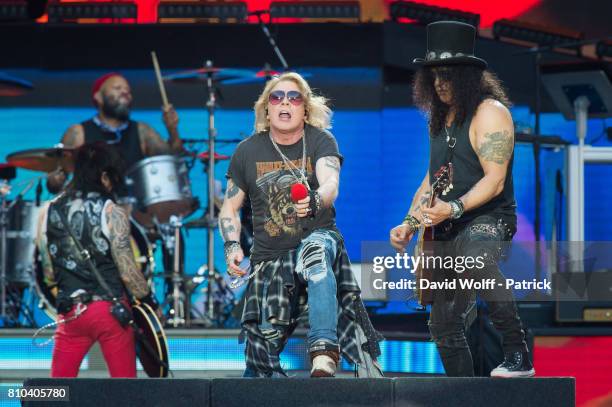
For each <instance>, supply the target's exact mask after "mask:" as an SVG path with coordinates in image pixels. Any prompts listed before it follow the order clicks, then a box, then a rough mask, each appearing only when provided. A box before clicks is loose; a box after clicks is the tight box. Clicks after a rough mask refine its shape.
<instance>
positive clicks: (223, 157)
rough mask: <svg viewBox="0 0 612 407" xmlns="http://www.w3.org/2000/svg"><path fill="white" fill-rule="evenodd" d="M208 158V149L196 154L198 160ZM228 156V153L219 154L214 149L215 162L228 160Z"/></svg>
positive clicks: (206, 160)
mask: <svg viewBox="0 0 612 407" xmlns="http://www.w3.org/2000/svg"><path fill="white" fill-rule="evenodd" d="M209 158H210V154H209V152H208V151H204V152H203V153H200V154H198V159H199V160H200V161H204V162H208V159H209ZM230 158H231V156H229V155H223V154H219V153H217V152H216V151H215V162H217V161H224V160H229V159H230Z"/></svg>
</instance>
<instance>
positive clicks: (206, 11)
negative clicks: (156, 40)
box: [157, 1, 247, 22]
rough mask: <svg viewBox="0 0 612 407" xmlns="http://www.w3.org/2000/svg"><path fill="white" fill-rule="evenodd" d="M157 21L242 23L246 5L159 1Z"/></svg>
mask: <svg viewBox="0 0 612 407" xmlns="http://www.w3.org/2000/svg"><path fill="white" fill-rule="evenodd" d="M157 18H158V20H160V21H161V20H164V21H162V22H177V21H173V20H176V19H178V20H185V19H188V21H187V22H194V20H200V19H201V20H210V19H216V20H221V21H226V20H236V21H244V20H246V18H247V5H246V3H245V2H243V1H236V2H231V3H228V2H223V1H213V2H210V1H161V2H160V3H159V5H158V6H157Z"/></svg>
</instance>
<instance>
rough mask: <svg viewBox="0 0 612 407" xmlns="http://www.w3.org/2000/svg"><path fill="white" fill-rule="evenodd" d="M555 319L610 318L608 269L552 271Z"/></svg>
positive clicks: (611, 284)
mask: <svg viewBox="0 0 612 407" xmlns="http://www.w3.org/2000/svg"><path fill="white" fill-rule="evenodd" d="M553 290H554V294H555V303H556V304H555V319H556V321H557V322H611V321H612V270H603V271H594V272H589V273H585V272H564V273H555V274H553Z"/></svg>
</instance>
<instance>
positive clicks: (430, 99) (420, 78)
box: [412, 65, 511, 137]
mask: <svg viewBox="0 0 612 407" xmlns="http://www.w3.org/2000/svg"><path fill="white" fill-rule="evenodd" d="M433 68H434V67H427V66H426V67H422V68H421V69H419V70H418V71H417V73H416V75H415V78H414V83H413V87H412V95H413V100H414V103H415V104H416V105H417V107H418V108H419V109H421V110H422V111H424V112H425V113H426V114H427V116H428V119H429V132H430V135H431V136H432V137H433V136H435V135H437V134H439V133H440V132H441V131H442V129H443V128H444V125H445V120H446V115H447V114H448V110H449V107H450V106H449V105H447V104H445V103H443V102H442V101H441V100H440V98H439V97H438V94H437V93H436V89H435V86H434V81H435V77H436V74H435V73H434V72H433ZM438 75H439V76H441V79H442V80H445V81H448V82H449V84H450V89H451V94H452V95H451V96H452V102H451V103H452V104H453V106H455V123H456V124H458V125H462V124H463V123H464V122H465V120H466V119H467V118H469V117H472V116H473V115H474V113H475V112H476V109H477V108H478V106H479V105H480V103H481V102H482V101H483V100H485V99H489V98H490V99H495V100H497V101H499V102H501V103H502V104H503V105H504V106H506V107H508V108H509V107H510V106H511V103H510V100H509V99H508V96H507V95H506V91H505V89H504V88H503V86H502V84H501V81H500V80H499V79H498V78H497V76H496V75H495V74H494V73H493V72H490V71H488V70H483V69H482V68H479V67H477V66H473V65H450V66H445V67H444V68H443V69H441V72H440V70H439V73H438Z"/></svg>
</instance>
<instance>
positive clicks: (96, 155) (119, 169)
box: [67, 141, 125, 196]
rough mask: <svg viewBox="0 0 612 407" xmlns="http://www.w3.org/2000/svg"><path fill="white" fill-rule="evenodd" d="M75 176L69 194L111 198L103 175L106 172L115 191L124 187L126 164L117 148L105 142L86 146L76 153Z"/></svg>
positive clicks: (68, 190)
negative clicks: (90, 193) (97, 194)
mask: <svg viewBox="0 0 612 407" xmlns="http://www.w3.org/2000/svg"><path fill="white" fill-rule="evenodd" d="M74 168H75V170H74V176H73V177H72V181H71V182H70V184H69V186H68V188H67V192H68V194H70V195H75V194H77V193H82V194H87V193H89V192H98V193H100V194H102V195H107V196H110V195H111V194H109V193H108V192H107V191H106V189H105V188H104V185H103V184H102V180H101V177H102V173H104V172H106V174H107V175H108V177H109V179H110V181H111V184H112V186H113V191H116V190H117V189H121V188H123V186H124V176H125V164H124V161H123V158H122V157H121V155H120V154H119V152H118V151H117V148H115V147H112V146H109V145H108V144H107V143H105V142H103V141H98V142H95V143H90V144H85V145H83V146H81V147H79V149H77V151H76V156H75V163H74Z"/></svg>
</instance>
